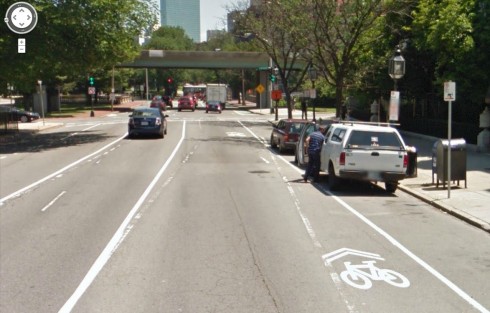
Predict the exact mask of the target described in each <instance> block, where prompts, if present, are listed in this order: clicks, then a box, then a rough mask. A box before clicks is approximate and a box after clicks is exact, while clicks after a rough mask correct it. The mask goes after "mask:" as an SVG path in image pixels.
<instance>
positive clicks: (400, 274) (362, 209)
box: [0, 110, 490, 313]
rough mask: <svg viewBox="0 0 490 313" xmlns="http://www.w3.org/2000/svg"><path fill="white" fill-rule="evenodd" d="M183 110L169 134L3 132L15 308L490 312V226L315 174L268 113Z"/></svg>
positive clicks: (85, 129) (96, 128) (1, 260)
mask: <svg viewBox="0 0 490 313" xmlns="http://www.w3.org/2000/svg"><path fill="white" fill-rule="evenodd" d="M169 115H170V118H169V130H168V134H167V135H166V136H165V138H164V139H157V138H138V139H131V140H130V139H127V138H126V137H125V132H126V122H127V115H124V114H115V115H113V116H108V117H101V118H94V119H84V120H73V121H70V122H69V123H68V124H66V126H65V127H61V128H58V129H54V130H51V131H49V132H48V131H46V132H42V133H39V134H37V135H35V136H30V137H24V138H23V141H22V142H21V143H16V144H11V145H9V144H6V145H2V146H1V148H2V150H1V154H0V202H1V203H2V204H1V206H0V214H1V219H0V311H1V312H22V313H28V312H192V313H194V312H261V313H262V312H264V313H265V312H290V313H299V312H305V313H306V312H308V313H311V312H350V313H353V312H390V313H391V312H489V310H490V279H489V278H490V236H489V234H488V233H486V232H483V231H481V230H479V229H476V228H474V227H472V226H469V225H467V224H466V223H464V222H461V221H459V220H457V219H456V218H454V217H452V216H448V215H446V214H444V213H442V212H440V211H438V210H435V209H434V208H432V207H430V206H428V205H426V204H424V203H422V202H420V201H419V200H417V199H415V198H412V197H411V196H409V195H407V194H404V193H403V192H400V191H397V192H396V193H395V194H394V195H393V194H388V193H386V192H385V191H384V189H383V188H381V187H382V186H379V187H378V186H376V185H372V184H352V183H348V184H346V186H345V188H344V189H343V190H342V191H340V192H336V193H331V192H330V191H329V190H328V187H326V184H325V182H320V183H318V184H310V183H308V184H305V183H303V182H302V179H301V176H300V175H301V173H302V172H303V171H302V170H301V169H298V168H296V167H295V166H294V165H292V163H291V161H292V160H293V158H294V157H293V155H292V154H291V155H279V154H278V153H277V152H276V151H274V150H270V148H269V147H268V142H267V139H268V138H269V136H270V124H269V123H268V122H267V121H266V120H265V119H264V117H263V116H255V115H253V114H249V113H248V112H242V111H232V110H226V111H225V112H224V113H223V114H205V113H204V112H202V111H196V112H176V111H170V112H169ZM266 138H267V139H266ZM324 179H325V177H324ZM363 272H364V274H362V273H363Z"/></svg>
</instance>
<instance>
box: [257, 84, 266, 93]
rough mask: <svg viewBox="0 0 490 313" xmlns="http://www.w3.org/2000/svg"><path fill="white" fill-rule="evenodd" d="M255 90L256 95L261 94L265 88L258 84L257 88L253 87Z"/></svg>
mask: <svg viewBox="0 0 490 313" xmlns="http://www.w3.org/2000/svg"><path fill="white" fill-rule="evenodd" d="M255 90H256V91H257V92H258V93H263V92H264V90H265V88H264V86H262V84H259V85H258V86H257V87H255Z"/></svg>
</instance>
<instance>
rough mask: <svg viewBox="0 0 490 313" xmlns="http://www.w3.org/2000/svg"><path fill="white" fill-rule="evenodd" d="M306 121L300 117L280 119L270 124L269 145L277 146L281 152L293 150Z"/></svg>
mask: <svg viewBox="0 0 490 313" xmlns="http://www.w3.org/2000/svg"><path fill="white" fill-rule="evenodd" d="M307 122H308V121H306V120H300V119H281V120H279V121H278V122H277V124H273V125H272V133H271V147H272V148H276V147H279V151H280V152H281V153H282V152H284V151H286V150H293V151H294V150H295V149H296V143H297V142H298V137H299V134H300V132H301V131H302V130H303V127H304V126H305V124H306V123H307Z"/></svg>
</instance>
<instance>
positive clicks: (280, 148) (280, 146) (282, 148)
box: [279, 141, 286, 153]
mask: <svg viewBox="0 0 490 313" xmlns="http://www.w3.org/2000/svg"><path fill="white" fill-rule="evenodd" d="M285 151H286V148H285V147H284V144H281V141H279V153H284V152H285Z"/></svg>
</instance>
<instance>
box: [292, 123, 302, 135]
mask: <svg viewBox="0 0 490 313" xmlns="http://www.w3.org/2000/svg"><path fill="white" fill-rule="evenodd" d="M304 126H305V124H304V123H291V124H289V129H288V131H289V132H290V133H293V134H299V133H301V130H302V129H303V127H304Z"/></svg>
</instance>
